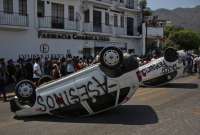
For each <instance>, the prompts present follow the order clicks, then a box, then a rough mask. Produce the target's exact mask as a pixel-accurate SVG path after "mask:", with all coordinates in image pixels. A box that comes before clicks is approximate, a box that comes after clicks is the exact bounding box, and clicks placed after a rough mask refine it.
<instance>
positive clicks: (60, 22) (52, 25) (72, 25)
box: [38, 17, 80, 31]
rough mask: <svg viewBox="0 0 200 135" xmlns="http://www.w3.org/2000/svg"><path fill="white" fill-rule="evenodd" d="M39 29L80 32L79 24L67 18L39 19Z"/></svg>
mask: <svg viewBox="0 0 200 135" xmlns="http://www.w3.org/2000/svg"><path fill="white" fill-rule="evenodd" d="M38 26H39V28H44V29H58V30H67V31H80V22H79V21H75V20H74V21H71V20H69V19H67V18H62V17H39V18H38Z"/></svg>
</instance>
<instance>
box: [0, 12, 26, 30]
mask: <svg viewBox="0 0 200 135" xmlns="http://www.w3.org/2000/svg"><path fill="white" fill-rule="evenodd" d="M28 26H29V23H28V15H27V14H19V13H5V12H1V11H0V28H2V29H16V30H17V29H19V30H20V29H26V28H27V27H28Z"/></svg>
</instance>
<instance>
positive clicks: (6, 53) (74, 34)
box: [0, 0, 143, 59]
mask: <svg viewBox="0 0 200 135" xmlns="http://www.w3.org/2000/svg"><path fill="white" fill-rule="evenodd" d="M140 16H141V12H140V10H139V8H138V0H0V46H1V49H0V58H5V59H18V58H19V57H21V58H32V57H36V56H45V57H63V56H65V55H67V54H71V55H72V56H81V57H83V56H85V57H88V56H95V55H96V54H98V52H99V51H100V50H101V49H102V48H104V47H106V46H117V47H119V48H121V49H123V50H124V51H127V52H132V53H135V54H138V55H140V54H142V50H143V45H142V34H141V30H140V28H141V21H140V20H141V19H140Z"/></svg>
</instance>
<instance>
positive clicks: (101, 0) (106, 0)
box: [83, 0, 112, 6]
mask: <svg viewBox="0 0 200 135" xmlns="http://www.w3.org/2000/svg"><path fill="white" fill-rule="evenodd" d="M83 1H84V2H90V3H95V4H100V5H104V6H112V0H83Z"/></svg>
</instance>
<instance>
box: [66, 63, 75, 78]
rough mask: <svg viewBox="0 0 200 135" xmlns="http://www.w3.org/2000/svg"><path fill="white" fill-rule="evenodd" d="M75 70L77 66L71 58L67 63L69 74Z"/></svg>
mask: <svg viewBox="0 0 200 135" xmlns="http://www.w3.org/2000/svg"><path fill="white" fill-rule="evenodd" d="M74 72H75V67H74V64H73V61H72V59H69V60H68V63H67V74H68V75H69V74H72V73H74Z"/></svg>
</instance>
